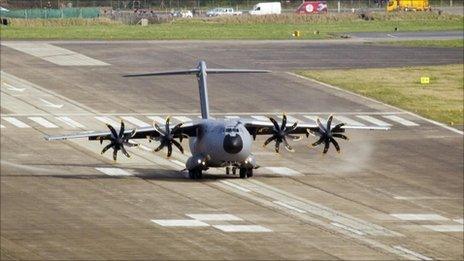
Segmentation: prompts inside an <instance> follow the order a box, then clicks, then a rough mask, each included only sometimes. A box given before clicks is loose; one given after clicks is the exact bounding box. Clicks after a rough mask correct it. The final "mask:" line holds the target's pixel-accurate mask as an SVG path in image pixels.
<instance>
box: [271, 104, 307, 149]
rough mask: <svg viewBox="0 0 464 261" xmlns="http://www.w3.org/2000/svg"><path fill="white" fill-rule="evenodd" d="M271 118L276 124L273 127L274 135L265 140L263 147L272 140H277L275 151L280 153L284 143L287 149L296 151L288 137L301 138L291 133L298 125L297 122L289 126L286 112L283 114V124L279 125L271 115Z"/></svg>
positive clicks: (294, 139)
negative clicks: (281, 145)
mask: <svg viewBox="0 0 464 261" xmlns="http://www.w3.org/2000/svg"><path fill="white" fill-rule="evenodd" d="M269 120H270V121H271V122H272V124H274V128H272V136H271V137H269V138H268V139H267V140H266V141H265V142H264V145H263V147H265V146H266V145H267V144H269V143H270V142H271V141H275V151H276V152H277V153H279V148H280V144H281V143H284V145H285V149H287V150H288V151H290V152H294V151H295V150H294V149H293V148H292V147H291V146H290V145H289V144H288V141H287V137H289V138H291V139H292V140H293V141H296V140H299V139H300V138H301V137H299V136H294V135H291V134H290V133H291V132H292V131H294V130H295V129H296V126H297V125H298V123H297V122H295V123H294V124H293V125H292V126H290V127H287V116H286V115H285V113H284V114H283V116H282V124H281V126H279V124H278V123H277V121H276V120H274V118H271V117H269Z"/></svg>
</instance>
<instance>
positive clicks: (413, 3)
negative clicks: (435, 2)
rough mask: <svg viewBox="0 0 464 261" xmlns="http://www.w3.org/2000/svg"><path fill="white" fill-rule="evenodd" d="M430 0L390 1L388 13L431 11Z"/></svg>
mask: <svg viewBox="0 0 464 261" xmlns="http://www.w3.org/2000/svg"><path fill="white" fill-rule="evenodd" d="M430 10H432V8H431V7H430V5H429V1H428V0H389V1H388V5H387V11H388V12H391V11H430Z"/></svg>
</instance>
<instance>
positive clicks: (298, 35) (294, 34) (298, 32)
mask: <svg viewBox="0 0 464 261" xmlns="http://www.w3.org/2000/svg"><path fill="white" fill-rule="evenodd" d="M292 35H293V37H300V31H294V32H293V34H292Z"/></svg>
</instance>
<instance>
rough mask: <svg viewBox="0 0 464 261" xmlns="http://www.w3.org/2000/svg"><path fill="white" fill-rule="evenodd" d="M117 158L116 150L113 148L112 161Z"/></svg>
mask: <svg viewBox="0 0 464 261" xmlns="http://www.w3.org/2000/svg"><path fill="white" fill-rule="evenodd" d="M117 157H118V150H117V149H116V147H114V149H113V160H114V161H116V159H117Z"/></svg>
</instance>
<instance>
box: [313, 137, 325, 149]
mask: <svg viewBox="0 0 464 261" xmlns="http://www.w3.org/2000/svg"><path fill="white" fill-rule="evenodd" d="M323 141H324V137H320V138H319V140H318V141H316V142H314V143H313V144H311V146H313V147H316V146H318V145H319V144H321V143H322V142H323Z"/></svg>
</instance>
